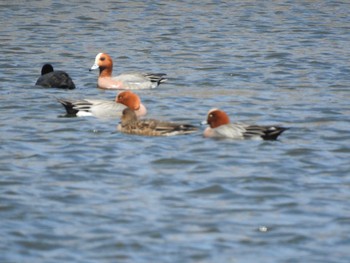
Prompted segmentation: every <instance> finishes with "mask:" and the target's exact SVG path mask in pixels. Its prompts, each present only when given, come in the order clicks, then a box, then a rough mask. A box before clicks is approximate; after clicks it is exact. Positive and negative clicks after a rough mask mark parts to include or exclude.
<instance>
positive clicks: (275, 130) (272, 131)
mask: <svg viewBox="0 0 350 263" xmlns="http://www.w3.org/2000/svg"><path fill="white" fill-rule="evenodd" d="M288 129H289V128H284V127H279V126H270V127H266V130H264V135H262V136H261V137H262V138H263V139H264V140H276V139H277V137H278V136H279V135H280V134H281V133H282V132H284V131H285V130H288Z"/></svg>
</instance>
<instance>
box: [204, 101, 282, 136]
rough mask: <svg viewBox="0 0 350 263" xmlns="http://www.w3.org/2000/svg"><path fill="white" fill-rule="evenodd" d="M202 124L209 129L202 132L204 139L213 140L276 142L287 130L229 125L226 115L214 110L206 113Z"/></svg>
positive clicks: (277, 127)
mask: <svg viewBox="0 0 350 263" xmlns="http://www.w3.org/2000/svg"><path fill="white" fill-rule="evenodd" d="M204 123H206V124H209V127H207V128H206V129H205V130H204V133H203V135H204V137H214V138H231V139H263V140H276V139H277V137H278V136H279V135H280V134H281V133H282V132H284V131H285V130H287V129H288V128H284V127H280V126H260V125H246V124H239V123H230V119H229V117H228V115H227V114H226V113H225V112H224V111H222V110H219V109H216V108H215V109H211V110H210V111H209V112H208V115H207V120H206V121H205V122H204Z"/></svg>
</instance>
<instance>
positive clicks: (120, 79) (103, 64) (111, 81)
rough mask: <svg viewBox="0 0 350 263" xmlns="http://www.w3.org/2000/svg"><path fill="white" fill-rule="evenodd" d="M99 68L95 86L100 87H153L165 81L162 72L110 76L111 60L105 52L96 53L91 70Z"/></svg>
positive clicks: (111, 69)
mask: <svg viewBox="0 0 350 263" xmlns="http://www.w3.org/2000/svg"><path fill="white" fill-rule="evenodd" d="M95 69H100V74H99V77H98V80H97V87H98V88H100V89H153V88H156V87H157V86H158V85H159V84H161V83H163V82H165V81H166V80H167V79H166V77H165V76H166V74H164V73H140V72H130V73H123V74H121V75H118V76H115V77H112V71H113V61H112V58H111V57H110V56H109V55H108V54H106V53H99V54H97V55H96V58H95V63H94V65H93V66H92V67H91V68H90V71H91V70H95Z"/></svg>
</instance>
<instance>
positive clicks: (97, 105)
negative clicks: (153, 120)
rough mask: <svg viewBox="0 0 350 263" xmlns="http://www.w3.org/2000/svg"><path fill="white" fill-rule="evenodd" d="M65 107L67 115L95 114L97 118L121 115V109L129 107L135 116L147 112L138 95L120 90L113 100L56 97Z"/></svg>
mask: <svg viewBox="0 0 350 263" xmlns="http://www.w3.org/2000/svg"><path fill="white" fill-rule="evenodd" d="M58 101H59V102H60V103H61V104H62V105H63V106H64V107H65V109H66V111H67V114H68V115H69V116H78V117H81V116H95V117H97V118H115V117H120V116H121V115H122V111H123V110H124V109H125V108H127V107H129V108H131V109H133V110H134V111H135V113H136V115H137V116H144V115H146V113H147V109H146V107H145V106H144V105H143V104H142V103H141V100H140V97H139V96H138V95H136V94H135V93H133V92H131V91H123V92H120V93H119V94H118V95H117V96H116V98H115V100H114V101H109V100H98V99H82V100H66V99H58Z"/></svg>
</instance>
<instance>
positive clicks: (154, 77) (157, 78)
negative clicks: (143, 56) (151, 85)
mask: <svg viewBox="0 0 350 263" xmlns="http://www.w3.org/2000/svg"><path fill="white" fill-rule="evenodd" d="M145 77H148V78H149V79H150V81H151V82H155V83H157V84H158V85H159V84H160V83H163V82H165V81H167V80H168V79H167V78H166V74H165V73H146V74H145Z"/></svg>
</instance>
